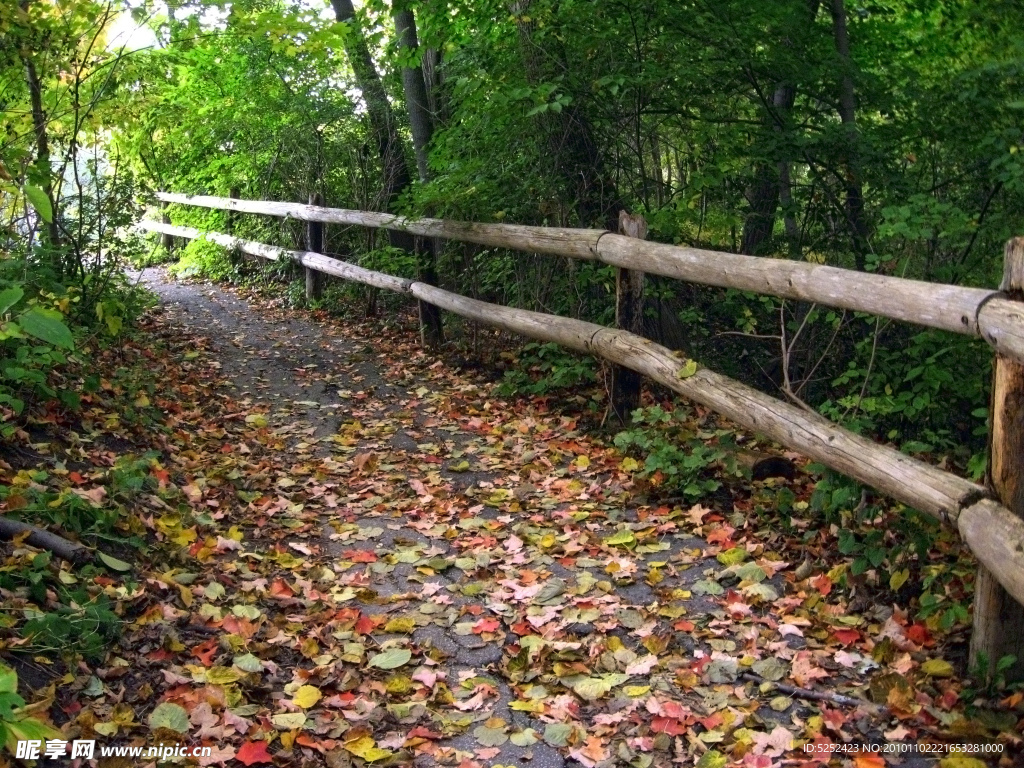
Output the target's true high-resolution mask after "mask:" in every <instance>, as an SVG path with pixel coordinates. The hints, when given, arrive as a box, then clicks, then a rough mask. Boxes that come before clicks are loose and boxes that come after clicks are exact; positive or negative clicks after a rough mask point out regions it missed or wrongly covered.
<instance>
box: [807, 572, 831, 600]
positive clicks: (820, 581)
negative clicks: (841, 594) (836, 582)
mask: <svg viewBox="0 0 1024 768" xmlns="http://www.w3.org/2000/svg"><path fill="white" fill-rule="evenodd" d="M811 585H812V586H813V587H814V588H815V589H816V590H818V591H819V592H821V596H822V597H827V596H828V593H829V592H831V591H832V579H830V578H829V577H828V576H827V575H826V574H822V575H821V576H818V577H817V578H815V579H811Z"/></svg>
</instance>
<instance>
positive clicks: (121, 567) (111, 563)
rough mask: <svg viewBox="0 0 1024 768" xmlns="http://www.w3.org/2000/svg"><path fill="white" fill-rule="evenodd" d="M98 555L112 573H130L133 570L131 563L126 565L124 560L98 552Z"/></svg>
mask: <svg viewBox="0 0 1024 768" xmlns="http://www.w3.org/2000/svg"><path fill="white" fill-rule="evenodd" d="M96 554H97V556H98V557H99V559H100V561H101V562H102V563H103V564H104V565H105V566H107V568H110V569H111V570H112V571H120V572H121V573H124V572H125V571H130V570H131V569H132V566H131V563H126V562H125V561H124V560H118V559H117V558H116V557H111V556H110V555H108V554H107V553H105V552H97V553H96Z"/></svg>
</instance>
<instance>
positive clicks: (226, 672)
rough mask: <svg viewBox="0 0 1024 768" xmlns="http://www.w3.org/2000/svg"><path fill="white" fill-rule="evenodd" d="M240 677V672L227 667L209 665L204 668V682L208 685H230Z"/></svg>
mask: <svg viewBox="0 0 1024 768" xmlns="http://www.w3.org/2000/svg"><path fill="white" fill-rule="evenodd" d="M241 679H242V673H241V672H239V671H238V670H237V669H229V668H228V667H210V669H208V670H206V682H208V683H209V684H210V685H230V684H231V683H237V682H238V681H239V680H241Z"/></svg>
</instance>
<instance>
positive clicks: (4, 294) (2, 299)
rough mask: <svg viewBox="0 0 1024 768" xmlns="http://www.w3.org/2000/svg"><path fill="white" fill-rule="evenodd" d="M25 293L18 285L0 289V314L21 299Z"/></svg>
mask: <svg viewBox="0 0 1024 768" xmlns="http://www.w3.org/2000/svg"><path fill="white" fill-rule="evenodd" d="M24 295H25V292H24V291H23V290H21V286H18V285H12V286H11V287H10V288H5V289H4V290H2V291H0V315H2V314H3V313H4V312H6V311H7V310H8V309H10V308H11V307H13V306H14V305H15V304H17V303H18V302H19V301H21V297H22V296H24Z"/></svg>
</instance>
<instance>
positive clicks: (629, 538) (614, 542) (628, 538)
mask: <svg viewBox="0 0 1024 768" xmlns="http://www.w3.org/2000/svg"><path fill="white" fill-rule="evenodd" d="M604 543H605V544H607V545H608V546H609V547H617V546H623V547H628V546H630V545H631V544H636V535H635V534H634V533H633V532H632V531H630V530H626V529H624V530H621V531H617V532H615V533H613V534H612V535H611V536H609V537H608V538H606V539H605V540H604Z"/></svg>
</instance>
